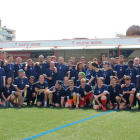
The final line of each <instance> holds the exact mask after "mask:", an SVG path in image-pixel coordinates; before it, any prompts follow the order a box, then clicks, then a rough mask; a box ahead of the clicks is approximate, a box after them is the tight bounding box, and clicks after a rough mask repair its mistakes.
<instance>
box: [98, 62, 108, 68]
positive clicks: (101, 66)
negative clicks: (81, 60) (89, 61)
mask: <svg viewBox="0 0 140 140" xmlns="http://www.w3.org/2000/svg"><path fill="white" fill-rule="evenodd" d="M108 67H110V63H109V62H108ZM99 68H101V69H102V68H103V63H101V64H100V66H99Z"/></svg>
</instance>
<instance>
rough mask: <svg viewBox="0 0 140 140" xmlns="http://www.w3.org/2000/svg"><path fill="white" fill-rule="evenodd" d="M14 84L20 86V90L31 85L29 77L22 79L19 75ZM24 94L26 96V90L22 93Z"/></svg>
mask: <svg viewBox="0 0 140 140" xmlns="http://www.w3.org/2000/svg"><path fill="white" fill-rule="evenodd" d="M13 86H14V87H18V88H19V90H23V89H24V88H25V87H29V82H28V79H27V78H22V79H20V78H19V77H16V78H15V80H14V84H13ZM22 96H24V92H23V93H22Z"/></svg>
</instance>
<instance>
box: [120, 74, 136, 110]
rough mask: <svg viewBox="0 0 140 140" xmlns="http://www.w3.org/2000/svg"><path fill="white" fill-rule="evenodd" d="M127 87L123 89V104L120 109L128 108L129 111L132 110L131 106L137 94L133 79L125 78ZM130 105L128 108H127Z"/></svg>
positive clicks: (121, 95)
mask: <svg viewBox="0 0 140 140" xmlns="http://www.w3.org/2000/svg"><path fill="white" fill-rule="evenodd" d="M124 79H125V85H124V86H123V87H122V88H121V94H120V97H121V103H120V106H119V109H121V110H122V109H124V108H125V107H128V109H129V110H131V106H132V104H133V101H134V94H135V92H136V88H135V84H134V83H131V77H130V76H125V78H124ZM127 105H128V106H127Z"/></svg>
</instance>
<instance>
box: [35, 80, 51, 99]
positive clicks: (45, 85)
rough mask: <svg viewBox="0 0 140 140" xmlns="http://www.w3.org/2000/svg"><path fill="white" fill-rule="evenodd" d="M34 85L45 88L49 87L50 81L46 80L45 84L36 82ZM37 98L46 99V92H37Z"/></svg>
mask: <svg viewBox="0 0 140 140" xmlns="http://www.w3.org/2000/svg"><path fill="white" fill-rule="evenodd" d="M34 87H35V88H37V89H38V90H40V89H45V88H46V87H48V83H47V82H46V81H44V82H43V84H40V83H38V82H36V83H35V85H34ZM37 99H44V93H41V94H40V95H39V94H37Z"/></svg>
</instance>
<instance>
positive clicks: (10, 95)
mask: <svg viewBox="0 0 140 140" xmlns="http://www.w3.org/2000/svg"><path fill="white" fill-rule="evenodd" d="M14 92H15V88H14V87H13V85H12V78H11V77H8V78H7V81H6V85H5V88H4V90H3V92H2V93H1V97H2V105H3V107H6V102H10V103H9V105H10V106H11V107H13V105H12V103H11V102H13V101H14Z"/></svg>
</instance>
